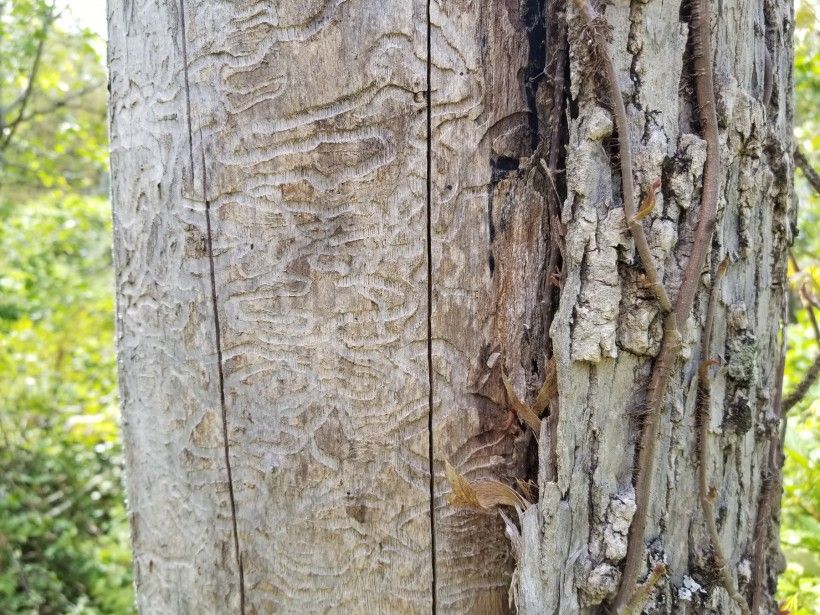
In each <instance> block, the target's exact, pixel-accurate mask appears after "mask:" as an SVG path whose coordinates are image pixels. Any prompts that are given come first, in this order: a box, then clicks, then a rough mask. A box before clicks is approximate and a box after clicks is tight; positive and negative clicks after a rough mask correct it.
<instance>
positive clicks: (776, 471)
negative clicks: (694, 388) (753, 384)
mask: <svg viewBox="0 0 820 615" xmlns="http://www.w3.org/2000/svg"><path fill="white" fill-rule="evenodd" d="M785 367H786V345H785V342H784V343H783V347H782V348H781V351H780V364H779V365H778V368H777V378H776V382H775V386H776V388H775V399H774V414H775V420H776V422H777V423H779V421H780V418H781V417H782V413H781V409H782V391H783V371H784V369H785ZM782 444H783V443H782V438H781V434H780V430H779V429H777V428H776V427H775V428H773V429H772V431H771V435H770V436H769V453H768V455H767V458H766V467H765V469H764V472H765V475H764V476H763V486H762V488H761V490H760V500H759V503H758V507H757V517H756V518H755V526H754V532H753V535H752V544H753V545H754V562H753V564H752V579H751V587H752V615H758V614H759V613H760V606H761V603H762V602H763V589H764V582H763V577H764V575H765V573H766V547H767V546H768V544H769V527H770V525H771V523H770V522H771V516H772V515H771V511H772V499H773V497H774V495H775V494H776V493H777V494H779V492H780V480H779V478H780V459H781V450H782Z"/></svg>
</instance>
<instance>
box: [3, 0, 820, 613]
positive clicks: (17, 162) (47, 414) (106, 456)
mask: <svg viewBox="0 0 820 615" xmlns="http://www.w3.org/2000/svg"><path fill="white" fill-rule="evenodd" d="M816 2H817V0H798V2H797V5H796V24H797V28H796V37H795V45H796V53H795V55H796V57H795V82H796V83H795V95H796V113H797V118H796V120H797V122H796V123H797V127H796V129H795V134H796V136H797V140H798V143H799V144H800V146H801V147H802V149H803V150H804V151H805V152H807V154H808V155H809V157H810V158H811V160H812V162H813V163H814V165H815V168H817V164H818V162H820V160H818V158H820V156H818V152H820V131H818V128H820V126H819V125H818V124H820V119H818V118H819V117H820V116H818V113H817V109H818V103H820V55H818V51H820V42H819V41H820V38H818V32H819V31H820V29H818V18H817V12H818V10H817V4H816ZM56 11H57V9H55V8H54V7H53V5H52V4H51V3H50V2H49V1H48V0H12V1H11V2H9V0H0V220H2V225H0V255H2V257H0V613H4V614H5V613H8V614H10V615H11V614H18V613H19V614H23V613H41V614H46V615H47V614H52V613H54V614H56V613H72V614H84V615H91V614H97V613H100V614H102V613H116V614H128V613H132V612H133V610H134V609H133V591H132V587H131V568H130V548H129V534H128V525H127V518H126V514H125V507H124V497H123V486H122V459H121V446H120V441H119V434H118V426H117V418H118V410H117V396H116V361H115V355H114V320H113V313H114V305H113V301H114V300H113V281H112V271H111V256H110V242H111V228H110V210H109V205H108V201H107V150H106V146H107V142H106V108H105V105H106V90H105V80H106V76H105V66H104V61H103V58H102V54H101V49H102V45H101V41H100V40H99V39H98V37H97V36H95V35H94V34H93V33H92V32H90V31H89V30H87V29H81V28H77V27H73V26H70V25H68V22H66V21H65V20H64V19H62V18H60V17H57V16H56ZM38 55H39V60H37V57H38ZM35 62H36V63H37V64H38V70H37V71H36V75H35V78H34V80H33V81H32V84H31V87H30V88H29V79H30V76H31V74H32V73H31V68H32V65H33V64H34V63H35ZM27 91H29V95H28V96H26V95H25V94H26V92H27ZM797 192H798V197H799V200H800V227H801V229H803V231H802V234H801V235H800V237H799V238H798V241H797V243H796V245H795V249H794V254H795V257H796V259H797V261H798V263H799V265H800V269H801V271H800V272H797V271H796V270H793V271H792V273H793V275H792V283H793V286H794V288H795V289H796V288H798V287H799V286H800V285H801V284H802V285H804V287H805V288H808V289H809V290H810V291H811V292H812V293H814V292H815V290H816V289H817V287H818V286H817V285H818V283H819V282H820V261H818V255H820V249H819V248H820V233H818V232H817V231H816V229H817V224H818V222H820V198H818V196H817V195H816V194H814V193H812V192H811V189H810V188H809V186H808V185H807V183H806V182H805V180H804V179H803V178H802V176H801V175H800V174H799V173H798V174H797ZM792 319H793V322H794V323H795V324H793V325H791V326H790V327H789V330H788V340H789V352H788V360H787V372H786V384H785V388H786V390H790V389H791V388H792V387H794V386H795V385H796V384H797V383H798V382H799V380H800V377H801V375H802V374H803V373H805V370H806V369H807V368H808V366H809V364H810V363H811V361H812V360H813V358H814V356H815V353H816V352H817V351H818V349H817V343H816V341H815V339H814V335H813V332H812V329H811V326H810V323H809V321H808V318H807V313H806V311H805V309H804V307H803V306H801V303H800V299H799V296H798V294H797V293H796V292H795V294H794V301H793V313H792ZM819 422H820V403H818V401H817V387H815V388H814V390H813V391H812V394H810V395H809V396H808V397H807V398H806V400H804V402H803V403H801V404H800V405H799V406H798V407H797V408H795V409H794V410H793V411H792V415H791V416H790V420H789V428H788V431H787V438H786V448H785V454H786V465H785V476H784V488H785V494H784V499H783V508H782V522H783V523H782V534H781V536H782V544H783V548H784V551H785V553H786V556H787V559H788V568H787V571H786V573H785V574H784V575H783V577H782V578H781V582H780V588H779V589H780V594H781V598H782V600H783V608H784V609H787V610H789V611H790V612H791V613H793V614H795V615H808V614H810V613H820V471H818V467H817V461H818V458H819V457H820V448H818V444H819V443H820V442H819V440H820V435H819V434H820V432H819V431H818V427H820V425H818V423H819Z"/></svg>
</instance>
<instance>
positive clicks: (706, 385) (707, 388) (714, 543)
mask: <svg viewBox="0 0 820 615" xmlns="http://www.w3.org/2000/svg"><path fill="white" fill-rule="evenodd" d="M728 264H729V261H728V260H726V259H724V260H723V261H722V262H721V263H720V265H719V266H718V268H717V271H716V272H715V276H714V279H713V281H712V292H711V294H710V296H709V307H708V308H707V310H706V323H705V324H704V327H703V338H702V340H701V364H700V368H699V369H698V411H697V420H698V491H699V496H700V505H701V508H702V509H703V521H704V523H705V524H706V530H707V532H708V533H709V541H710V542H711V548H712V557H713V559H714V563H715V567H716V568H717V572H718V574H719V575H720V580H721V583H723V587H724V588H725V589H726V592H727V593H728V594H729V596H730V597H731V598H732V600H734V601H735V603H736V604H737V605H738V607H740V612H741V613H743V615H750V613H751V611H749V605H748V604H747V603H746V599H745V598H744V597H743V596H742V595H741V594H740V592H739V591H738V589H737V586H736V585H735V582H734V579H732V575H731V574H729V569H728V567H727V565H726V563H727V562H726V557H725V556H724V555H723V549H722V548H721V546H720V535H719V534H718V529H717V523H716V522H715V505H714V504H715V491H714V488H713V487H710V485H709V468H708V464H709V423H710V419H711V413H710V410H711V408H710V407H711V404H712V382H711V379H710V378H709V366H710V364H712V363H713V361H711V360H710V359H709V358H708V357H709V348H710V346H711V344H712V330H713V328H714V323H715V311H716V310H717V296H718V291H719V288H720V281H721V280H722V279H723V276H724V274H725V273H726V268H727V267H728Z"/></svg>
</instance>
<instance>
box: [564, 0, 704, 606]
mask: <svg viewBox="0 0 820 615" xmlns="http://www.w3.org/2000/svg"><path fill="white" fill-rule="evenodd" d="M575 2H576V4H580V5H583V6H584V7H585V9H584V11H582V12H585V14H586V15H591V13H590V9H589V8H588V7H586V4H585V3H584V0H575ZM588 19H589V18H588ZM691 20H692V23H691V32H692V41H693V46H692V56H693V65H694V66H693V67H694V73H695V91H696V95H697V105H698V110H699V115H700V124H701V131H702V132H703V137H704V139H705V140H706V163H705V165H704V170H703V189H702V192H701V200H700V209H699V212H698V213H699V218H698V224H697V229H696V231H695V237H694V241H693V244H692V252H691V254H690V256H689V260H688V262H687V263H686V269H685V271H684V274H683V279H682V281H681V286H680V290H679V292H678V296H677V299H676V301H675V308H674V312H673V314H670V315H668V316H667V319H666V322H665V328H664V335H663V340H662V342H661V350H660V353H659V355H658V357H657V359H656V360H655V364H654V366H653V368H652V375H651V377H650V381H649V386H648V388H647V396H646V402H645V411H644V420H643V426H642V430H641V435H640V440H639V443H638V453H637V462H636V463H635V464H634V466H633V468H634V469H633V479H634V484H635V504H636V510H635V515H634V516H633V518H632V523H631V525H630V527H629V537H628V542H627V553H626V561H625V562H624V569H623V574H622V577H621V584H620V587H619V588H618V592H617V594H616V596H615V599H614V601H613V609H614V611H615V612H621V611H623V609H624V607H625V606H626V605H627V604H629V602H630V599H631V597H632V595H633V594H634V593H635V591H636V583H637V580H638V575H639V573H640V570H641V568H642V567H643V561H644V554H645V551H646V547H645V543H644V536H645V532H646V522H647V517H648V514H649V502H650V495H651V491H652V474H653V470H654V465H655V446H656V444H657V439H658V424H659V419H660V411H661V407H662V404H663V397H664V393H665V391H666V385H667V384H668V382H669V378H670V376H671V374H672V368H673V366H674V363H675V359H676V358H677V356H678V351H679V349H680V335H679V333H678V332H680V331H682V330H683V329H684V327H685V326H686V322H687V320H688V319H689V315H690V313H691V311H692V306H693V304H694V301H695V295H696V293H697V290H698V286H699V284H700V275H701V272H702V270H703V266H704V264H705V262H706V256H707V254H708V252H709V247H710V245H711V243H712V235H713V233H714V229H715V220H716V216H717V200H718V176H719V174H720V152H719V149H718V148H719V144H718V123H717V114H716V110H715V91H714V78H713V75H712V45H711V29H710V26H709V0H694V2H693V6H692V16H691ZM596 36H597V37H598V38H597V40H599V41H600V40H602V38H603V37H602V35H596ZM599 44H600V43H599ZM600 51H601V55H602V56H605V57H606V58H607V62H606V64H607V66H608V68H607V72H608V73H613V69H612V61H611V57H610V56H609V54H608V52H607V51H606V47H605V46H602V47H601V49H600ZM613 86H614V87H617V84H616V83H613V82H612V79H611V78H610V87H613ZM613 94H615V95H613V99H615V102H614V103H613V105H614V107H615V108H616V115H617V114H618V113H619V112H622V111H623V101H622V100H621V96H620V92H619V91H618V92H613ZM619 103H620V104H619ZM626 134H627V133H622V137H621V139H620V141H621V145H622V146H623V144H624V142H625V141H628V139H626V138H624V137H625V136H626ZM624 151H625V152H626V155H627V156H629V155H631V152H630V151H629V149H626V150H624V149H623V147H622V152H621V158H622V160H621V163H622V164H623V158H624ZM623 175H624V186H627V184H630V185H631V176H630V175H629V174H627V173H624V174H623ZM624 193H625V194H626V188H625V189H624ZM627 215H628V216H629V212H627ZM630 228H631V227H630ZM636 243H637V242H636Z"/></svg>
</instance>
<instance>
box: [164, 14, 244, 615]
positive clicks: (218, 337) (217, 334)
mask: <svg viewBox="0 0 820 615" xmlns="http://www.w3.org/2000/svg"><path fill="white" fill-rule="evenodd" d="M179 20H180V29H181V38H182V60H183V71H182V72H183V78H184V81H185V106H186V110H187V114H188V157H189V161H190V164H191V169H190V173H191V182H192V183H193V181H194V141H193V120H192V114H191V87H190V81H189V78H188V41H187V34H186V29H185V5H184V2H183V0H179ZM201 141H202V138H201V133H200V163H201V164H202V200H203V201H204V202H205V240H206V244H207V245H206V248H207V252H208V273H209V278H210V283H211V308H212V310H213V318H214V338H215V343H216V361H217V376H218V382H219V407H220V411H221V415H222V438H223V451H224V453H225V471H226V473H227V478H228V499H229V501H230V507H231V525H232V529H233V544H234V552H235V554H236V565H237V568H238V572H239V612H240V613H241V615H245V574H244V570H243V568H242V552H241V551H240V548H239V530H238V525H237V520H236V498H235V496H234V489H233V474H232V472H231V455H230V444H229V442H228V413H227V407H226V404H225V373H224V370H223V367H222V334H221V327H220V325H219V310H218V303H217V292H216V271H215V267H214V251H213V234H212V231H211V203H210V201H208V194H207V183H208V178H207V173H206V170H205V169H206V167H205V151H204V149H203V148H202V144H201Z"/></svg>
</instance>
